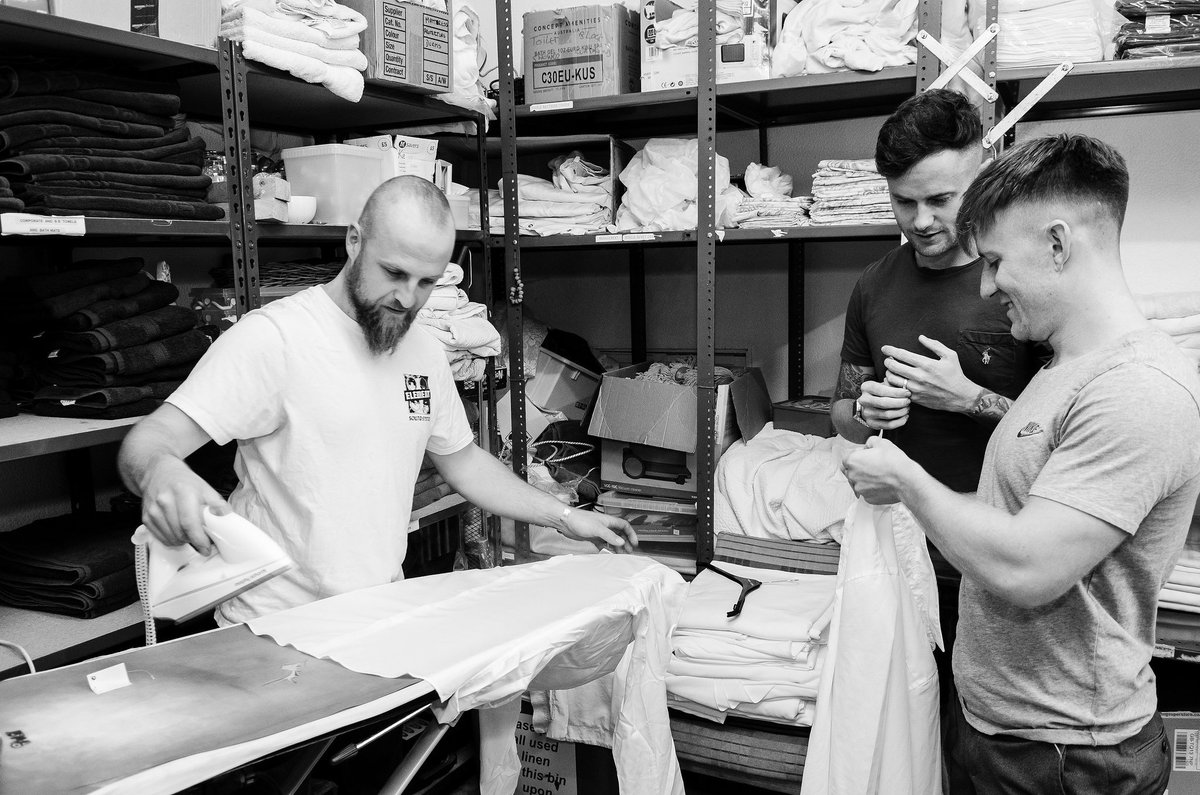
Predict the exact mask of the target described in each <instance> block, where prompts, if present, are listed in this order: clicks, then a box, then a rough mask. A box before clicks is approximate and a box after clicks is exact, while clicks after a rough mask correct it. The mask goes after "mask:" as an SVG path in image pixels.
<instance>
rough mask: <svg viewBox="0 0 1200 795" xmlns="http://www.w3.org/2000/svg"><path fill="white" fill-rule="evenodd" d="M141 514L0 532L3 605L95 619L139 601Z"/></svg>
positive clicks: (74, 517)
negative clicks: (136, 534)
mask: <svg viewBox="0 0 1200 795" xmlns="http://www.w3.org/2000/svg"><path fill="white" fill-rule="evenodd" d="M138 521H139V519H138V514H136V513H108V512H93V513H87V512H82V513H72V514H67V515H65V516H56V517H53V518H50V519H39V520H37V521H35V522H31V523H30V524H27V525H25V526H24V527H20V528H17V529H16V530H12V531H10V532H7V533H0V603H3V604H6V605H11V606H12V607H19V608H22V609H25V610H40V611H43V612H47V613H58V614H60V615H66V616H74V617H76V618H95V617H96V616H102V615H104V614H105V613H111V612H112V611H113V610H118V609H120V608H122V607H125V606H126V605H129V604H132V603H134V602H136V601H137V599H138V593H137V579H136V576H135V574H134V563H133V544H132V543H130V540H129V539H130V536H132V535H133V531H134V529H135V528H136V527H137V526H138Z"/></svg>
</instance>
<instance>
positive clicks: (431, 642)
mask: <svg viewBox="0 0 1200 795" xmlns="http://www.w3.org/2000/svg"><path fill="white" fill-rule="evenodd" d="M683 588H684V584H683V581H682V579H681V578H680V576H679V575H678V574H677V573H675V572H673V571H671V570H670V569H668V568H666V567H665V566H663V565H661V564H659V563H656V562H654V561H652V560H649V559H647V558H642V557H637V556H633V555H591V556H574V555H571V556H563V557H557V558H551V559H549V560H546V561H542V562H540V563H532V564H526V565H520V566H504V567H501V568H495V569H477V570H470V571H459V572H453V573H450V574H443V575H433V576H429V577H419V578H416V579H412V580H403V581H400V582H395V583H390V584H388V585H381V586H377V587H375V588H367V589H363V590H361V591H355V592H352V593H347V594H342V595H339V596H334V597H331V598H329V599H323V600H321V601H318V602H312V603H310V604H306V605H302V606H300V607H296V608H293V609H291V610H285V611H283V612H281V613H276V614H274V615H270V616H264V617H262V618H258V619H255V620H253V621H251V622H250V623H249V624H248V627H249V628H250V630H251V631H253V632H254V633H255V634H258V635H265V636H268V637H271V638H272V639H273V640H275V641H276V642H277V643H279V644H281V645H290V646H293V647H295V648H297V649H299V650H301V651H303V652H305V653H306V654H310V655H312V656H314V657H319V658H329V659H331V660H333V661H335V662H337V663H339V664H341V665H344V666H346V667H347V668H349V669H351V670H354V671H358V672H360V673H368V674H374V675H376V676H388V677H399V676H414V677H417V678H420V679H424V680H425V681H427V682H429V683H430V684H431V685H432V686H433V687H434V689H435V690H436V691H437V694H438V697H439V698H440V699H441V700H442V704H441V705H440V707H439V709H438V717H439V720H442V721H443V722H448V721H450V720H453V719H454V718H456V717H457V716H458V715H459V714H461V713H463V712H465V711H467V710H471V709H481V710H483V711H482V712H481V713H480V725H481V733H482V738H481V743H480V770H481V777H480V778H481V780H480V791H481V793H482V794H483V795H511V793H512V792H513V791H514V789H515V788H516V784H517V777H518V775H519V773H520V763H519V761H518V758H517V753H516V744H515V736H514V731H515V724H516V716H517V711H518V710H519V704H517V702H518V701H519V697H520V695H521V693H523V692H524V691H525V690H526V689H527V688H530V687H534V688H535V689H570V688H574V687H578V686H580V685H584V684H586V683H588V682H591V681H594V680H595V679H598V678H600V677H602V676H605V675H607V674H610V673H612V672H614V671H618V672H623V678H622V679H621V680H620V681H622V682H623V685H624V687H623V690H622V693H621V698H620V703H619V704H614V709H615V710H616V711H617V721H616V724H617V725H616V729H615V732H614V740H613V756H614V761H615V762H616V764H617V771H618V777H619V780H620V784H621V791H622V792H623V793H632V794H633V795H661V794H662V793H682V792H683V789H682V787H683V784H682V778H681V777H680V774H679V765H678V760H677V759H676V757H675V746H674V743H673V741H672V740H671V735H670V724H669V721H668V717H667V714H666V692H665V687H664V685H663V677H664V676H665V669H666V663H667V658H668V657H669V655H670V639H669V630H670V625H671V621H672V620H673V618H674V616H673V613H672V611H673V610H674V609H676V608H675V607H674V605H677V603H678V599H679V598H680V595H681V593H682V589H683ZM660 707H661V709H660ZM492 708H499V709H497V710H496V711H494V712H493V711H491V710H492ZM626 787H628V789H627V788H626Z"/></svg>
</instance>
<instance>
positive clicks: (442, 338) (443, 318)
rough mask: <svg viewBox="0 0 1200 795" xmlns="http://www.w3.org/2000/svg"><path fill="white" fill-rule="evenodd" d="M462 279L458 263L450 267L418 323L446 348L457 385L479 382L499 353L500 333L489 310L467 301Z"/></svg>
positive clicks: (427, 302)
mask: <svg viewBox="0 0 1200 795" xmlns="http://www.w3.org/2000/svg"><path fill="white" fill-rule="evenodd" d="M462 279H463V269H462V268H461V267H459V265H458V264H457V263H454V262H451V263H450V264H449V265H447V266H446V272H445V273H443V274H442V278H441V279H439V280H438V283H437V284H436V285H435V286H434V288H433V292H432V293H430V295H429V300H428V301H426V302H425V306H424V307H422V308H421V311H419V312H418V313H417V319H416V323H417V324H418V325H420V326H422V327H423V328H424V329H425V330H426V331H428V332H429V333H430V334H431V335H433V337H434V338H436V339H437V340H438V342H440V343H442V345H443V346H444V347H445V349H446V358H447V360H448V361H449V362H450V370H451V371H452V372H453V373H454V380H455V381H479V380H481V379H482V378H483V376H484V372H485V370H486V368H487V360H488V357H491V356H496V355H498V354H499V353H500V332H498V331H496V328H495V327H494V326H493V325H492V324H491V322H490V321H489V320H488V316H487V307H486V306H484V305H483V304H477V303H472V302H471V301H468V300H467V294H466V293H464V292H463V291H462V289H461V288H459V286H458V285H459V284H461V283H462Z"/></svg>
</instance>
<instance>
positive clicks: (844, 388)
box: [834, 362, 875, 400]
mask: <svg viewBox="0 0 1200 795" xmlns="http://www.w3.org/2000/svg"><path fill="white" fill-rule="evenodd" d="M874 375H875V370H874V369H873V368H871V367H860V366H858V365H854V364H849V363H848V362H842V369H841V370H840V371H839V372H838V381H837V388H836V389H835V390H834V400H843V399H853V398H857V397H858V396H859V395H861V394H862V385H863V382H865V381H870V380H871V379H872V378H873V377H874Z"/></svg>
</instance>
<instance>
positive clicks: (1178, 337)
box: [1135, 291, 1200, 565]
mask: <svg viewBox="0 0 1200 795" xmlns="http://www.w3.org/2000/svg"><path fill="white" fill-rule="evenodd" d="M1135 298H1136V299H1137V303H1138V308H1139V309H1141V310H1142V314H1143V315H1145V317H1146V318H1147V319H1148V320H1149V321H1150V324H1151V325H1152V326H1154V327H1155V328H1157V329H1158V330H1159V331H1162V332H1163V333H1165V334H1169V335H1170V336H1171V339H1172V340H1173V341H1174V343H1175V344H1176V345H1178V346H1179V347H1180V348H1181V349H1182V350H1183V352H1184V353H1185V354H1187V355H1188V356H1190V357H1191V358H1192V359H1194V360H1195V362H1196V365H1197V367H1200V291H1193V292H1177V293H1150V294H1147V295H1138V296H1135ZM1197 565H1200V563H1198V564H1197Z"/></svg>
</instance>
